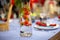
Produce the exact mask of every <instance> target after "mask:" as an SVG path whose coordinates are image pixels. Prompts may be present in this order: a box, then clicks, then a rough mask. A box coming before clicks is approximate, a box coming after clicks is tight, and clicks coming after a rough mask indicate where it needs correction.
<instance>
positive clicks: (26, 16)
mask: <svg viewBox="0 0 60 40" xmlns="http://www.w3.org/2000/svg"><path fill="white" fill-rule="evenodd" d="M28 5H29V3H25V4H24V5H23V7H22V9H23V10H22V13H21V18H20V36H21V37H30V36H31V35H32V26H31V23H32V22H31V16H30V9H29V6H28Z"/></svg>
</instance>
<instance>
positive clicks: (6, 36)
mask: <svg viewBox="0 0 60 40" xmlns="http://www.w3.org/2000/svg"><path fill="white" fill-rule="evenodd" d="M48 20H50V21H51V20H54V22H55V23H57V24H59V27H58V28H57V29H54V30H43V29H42V30H39V29H37V30H36V29H35V28H34V25H35V23H32V26H31V27H32V35H31V37H21V36H20V24H19V19H11V20H10V24H9V28H10V29H9V31H6V32H0V40H48V39H49V38H51V37H52V36H54V35H55V34H56V33H58V32H59V31H60V21H58V20H57V17H56V18H54V19H48Z"/></svg>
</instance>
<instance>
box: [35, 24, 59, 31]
mask: <svg viewBox="0 0 60 40" xmlns="http://www.w3.org/2000/svg"><path fill="white" fill-rule="evenodd" d="M34 28H37V29H44V30H46V29H47V30H50V29H57V28H59V25H58V24H57V25H56V26H55V27H52V26H47V27H44V26H38V25H35V26H34Z"/></svg>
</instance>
